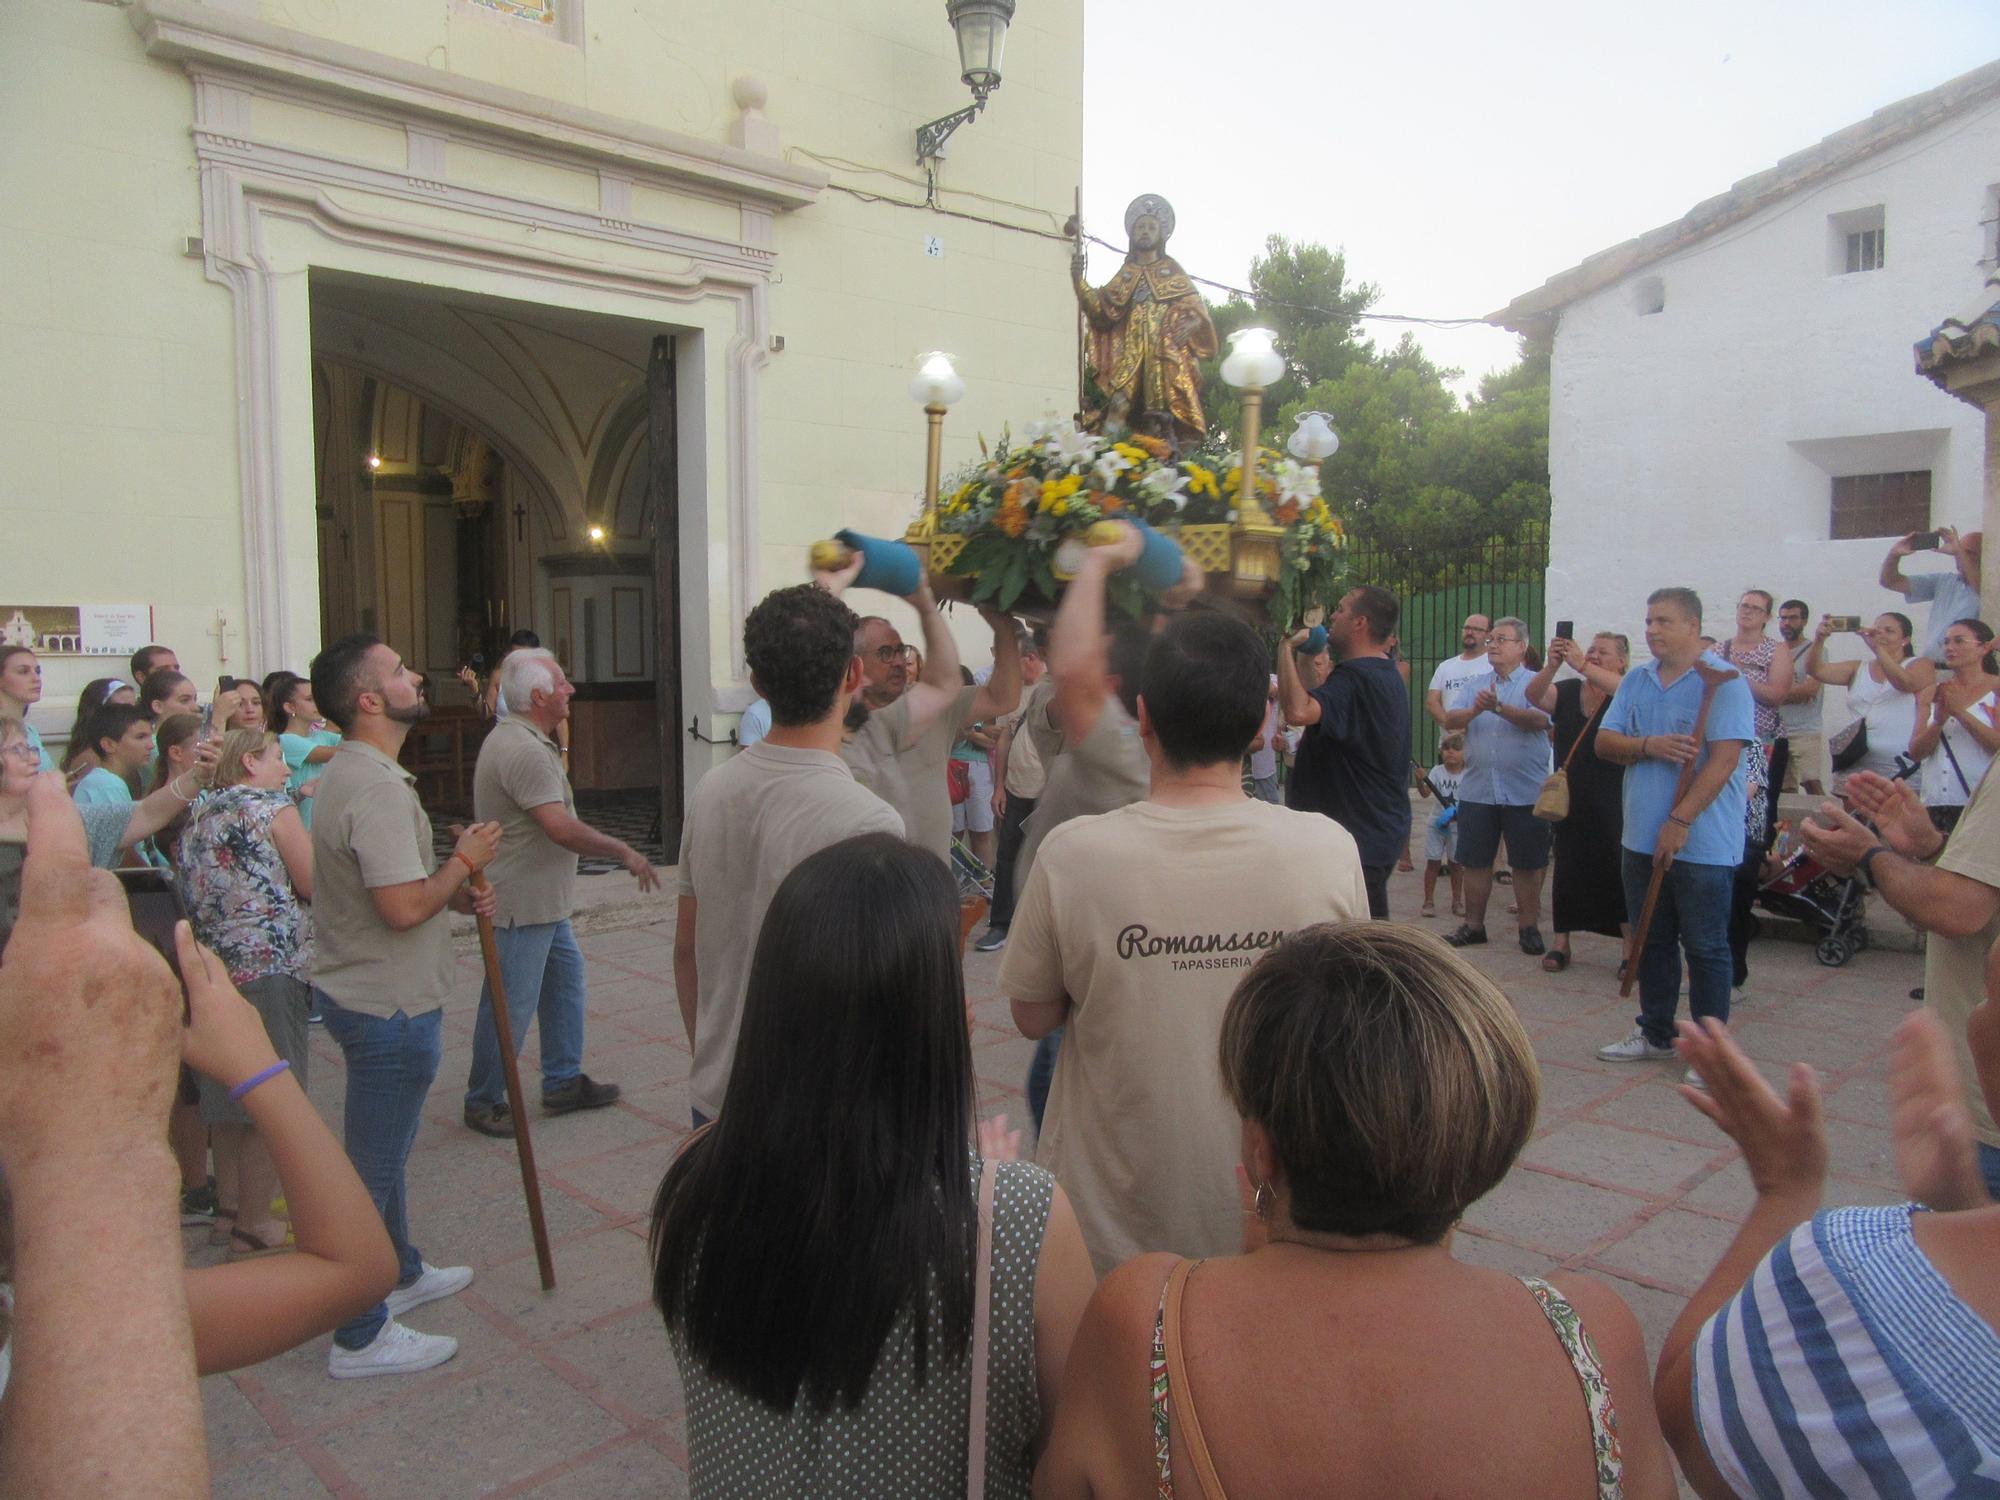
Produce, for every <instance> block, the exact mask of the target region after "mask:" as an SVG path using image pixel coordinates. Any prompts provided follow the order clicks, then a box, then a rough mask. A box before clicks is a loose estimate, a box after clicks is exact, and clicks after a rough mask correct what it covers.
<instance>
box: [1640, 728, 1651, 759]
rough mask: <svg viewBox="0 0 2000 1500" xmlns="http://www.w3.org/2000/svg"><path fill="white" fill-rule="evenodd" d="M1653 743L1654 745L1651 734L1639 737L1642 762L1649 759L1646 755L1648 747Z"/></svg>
mask: <svg viewBox="0 0 2000 1500" xmlns="http://www.w3.org/2000/svg"><path fill="white" fill-rule="evenodd" d="M1652 743H1653V737H1652V736H1651V735H1650V734H1646V735H1641V736H1640V737H1639V759H1641V760H1646V759H1649V757H1648V756H1647V754H1646V747H1647V746H1648V745H1650V744H1652Z"/></svg>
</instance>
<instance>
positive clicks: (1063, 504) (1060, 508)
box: [1043, 500, 1069, 516]
mask: <svg viewBox="0 0 2000 1500" xmlns="http://www.w3.org/2000/svg"><path fill="white" fill-rule="evenodd" d="M1043 508H1044V509H1046V510H1052V511H1054V512H1055V513H1056V514H1057V515H1059V516H1066V515H1068V514H1069V501H1067V500H1058V501H1056V503H1055V504H1053V505H1049V504H1047V503H1046V501H1045V502H1044V505H1043Z"/></svg>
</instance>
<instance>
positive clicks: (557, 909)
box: [472, 714, 576, 927]
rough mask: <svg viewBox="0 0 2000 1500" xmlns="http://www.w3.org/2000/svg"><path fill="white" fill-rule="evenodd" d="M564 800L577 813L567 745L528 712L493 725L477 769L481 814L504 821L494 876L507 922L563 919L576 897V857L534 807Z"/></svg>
mask: <svg viewBox="0 0 2000 1500" xmlns="http://www.w3.org/2000/svg"><path fill="white" fill-rule="evenodd" d="M552 803H556V804H560V805H561V807H562V809H563V811H564V812H567V813H572V814H573V813H575V811H576V793H575V792H573V791H571V790H570V784H569V778H568V777H567V776H565V775H564V774H563V768H562V750H561V748H560V747H559V746H558V745H557V744H556V742H555V741H554V740H552V739H550V738H549V737H548V736H547V735H545V734H543V733H542V732H541V730H539V729H537V728H536V727H535V725H534V722H533V721H532V720H531V719H529V717H528V716H527V715H526V714H514V715H511V716H510V717H508V718H505V719H502V720H501V721H500V722H499V723H498V724H495V725H494V726H493V732H492V733H491V734H489V735H487V736H486V742H485V743H484V744H483V745H481V746H480V747H479V763H478V766H477V767H476V768H475V769H474V771H473V773H472V810H473V816H474V817H475V818H477V819H478V820H479V821H480V822H482V823H489V822H491V823H498V824H499V825H500V852H499V853H498V854H497V855H495V856H494V857H493V865H492V868H491V869H489V870H487V872H486V878H487V879H488V880H490V881H492V882H493V891H494V894H495V895H497V896H498V897H499V898H500V914H499V916H498V917H496V918H495V919H494V920H495V921H496V922H497V923H498V925H500V926H502V927H538V926H542V925H544V924H546V923H549V922H560V921H563V920H564V919H565V918H567V917H568V916H569V914H570V908H571V907H572V906H573V905H574V904H575V899H576V855H575V854H573V853H572V852H571V851H569V850H568V849H565V848H563V846H562V845H561V844H558V843H557V842H556V841H555V840H554V839H552V838H550V837H549V836H548V835H547V834H546V833H544V832H543V831H542V825H541V824H540V823H537V822H536V821H535V812H534V810H535V809H536V808H538V807H547V806H549V805H550V804H552Z"/></svg>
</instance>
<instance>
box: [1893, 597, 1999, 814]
mask: <svg viewBox="0 0 2000 1500" xmlns="http://www.w3.org/2000/svg"><path fill="white" fill-rule="evenodd" d="M1996 693H2000V662H1995V660H1994V658H1993V627H1992V626H1991V625H1988V624H1987V623H1986V622H1985V621H1984V620H1954V621H1953V622H1952V623H1951V625H1950V626H1949V627H1948V628H1947V629H1946V630H1945V633H1944V671H1943V672H1941V673H1939V674H1938V679H1937V681H1936V682H1934V683H1932V684H1931V685H1930V686H1929V687H1927V688H1925V689H1924V690H1923V691H1922V692H1921V693H1919V694H1917V732H1916V733H1915V734H1913V735H1911V736H1910V759H1912V760H1914V761H1918V762H1920V763H1921V764H1922V765H1923V768H1924V775H1923V794H1924V806H1925V807H1927V808H1929V809H1930V814H1931V822H1932V823H1934V824H1936V825H1937V829H1938V832H1940V833H1950V832H1951V831H1952V829H1954V828H1956V827H1957V826H1958V820H1959V816H1960V815H1961V814H1962V813H1964V811H1965V804H1966V803H1968V802H1970V801H1971V800H1972V789H1973V788H1974V787H1976V786H1978V785H1979V782H1980V778H1981V777H1983V776H1985V774H1986V768H1987V767H1988V766H1989V765H1991V764H1992V763H1993V756H1994V754H1995V753H1996V752H2000V724H1996V722H1995V716H1996V702H1995V694H1996Z"/></svg>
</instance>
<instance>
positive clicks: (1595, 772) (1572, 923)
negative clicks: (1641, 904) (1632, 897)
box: [1551, 678, 1626, 938]
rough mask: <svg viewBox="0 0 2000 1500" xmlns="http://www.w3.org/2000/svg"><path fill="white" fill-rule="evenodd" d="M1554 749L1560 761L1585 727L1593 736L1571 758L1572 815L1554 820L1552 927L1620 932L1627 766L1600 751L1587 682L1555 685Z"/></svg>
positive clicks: (1570, 809)
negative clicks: (1587, 705)
mask: <svg viewBox="0 0 2000 1500" xmlns="http://www.w3.org/2000/svg"><path fill="white" fill-rule="evenodd" d="M1552 717H1553V718H1554V720H1555V753H1556V764H1557V765H1561V764H1562V763H1563V761H1564V759H1565V757H1567V756H1568V755H1569V752H1570V747H1571V746H1572V745H1574V744H1575V743H1576V737H1577V736H1578V735H1580V734H1583V732H1584V729H1585V726H1586V725H1588V727H1589V731H1590V732H1589V735H1588V737H1587V738H1586V739H1585V740H1584V742H1583V748H1582V749H1580V750H1578V751H1577V752H1576V758H1575V759H1574V760H1571V761H1570V762H1569V816H1568V817H1567V818H1564V819H1563V820H1562V822H1560V823H1558V824H1556V849H1555V864H1556V873H1555V891H1554V893H1553V895H1552V897H1551V900H1552V903H1553V905H1554V908H1555V910H1554V925H1555V930H1556V931H1557V932H1599V933H1602V934H1603V935H1604V936H1606V937H1614V938H1615V937H1617V936H1619V931H1618V924H1619V923H1620V922H1623V921H1625V920H1626V916H1625V877H1624V872H1623V865H1624V852H1623V850H1622V848H1621V847H1620V843H1619V841H1620V839H1621V838H1622V837H1623V835H1624V831H1625V801H1624V798H1625V768H1624V767H1623V766H1620V765H1614V764H1613V763H1612V762H1610V761H1608V760H1600V759H1599V758H1598V755H1597V725H1596V724H1593V723H1590V719H1591V717H1592V716H1591V715H1588V714H1586V713H1584V711H1583V683H1582V682H1581V681H1580V680H1578V679H1576V678H1571V679H1570V680H1569V681H1568V682H1559V683H1557V684H1556V711H1555V713H1554V714H1553V715H1552Z"/></svg>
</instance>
